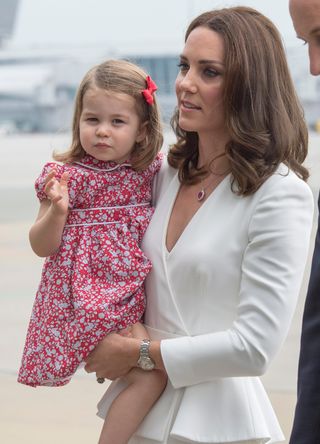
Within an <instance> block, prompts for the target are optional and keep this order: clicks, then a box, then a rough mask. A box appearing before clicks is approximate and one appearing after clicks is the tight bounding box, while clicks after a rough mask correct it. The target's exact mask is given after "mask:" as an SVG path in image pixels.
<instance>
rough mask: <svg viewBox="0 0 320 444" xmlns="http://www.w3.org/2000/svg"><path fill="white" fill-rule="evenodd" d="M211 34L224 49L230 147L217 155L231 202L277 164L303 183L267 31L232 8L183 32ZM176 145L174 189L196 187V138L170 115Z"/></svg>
mask: <svg viewBox="0 0 320 444" xmlns="http://www.w3.org/2000/svg"><path fill="white" fill-rule="evenodd" d="M199 26H202V27H206V28H208V29H211V30H212V31H214V32H217V33H218V34H219V35H220V36H221V37H222V38H223V41H224V48H225V60H224V63H225V73H224V77H225V90H224V99H223V100H224V109H225V116H226V117H225V118H226V126H227V129H228V132H229V135H230V141H229V142H228V143H227V145H226V148H225V153H226V156H227V158H228V160H229V162H230V166H231V173H232V176H233V183H232V189H233V191H235V192H237V194H239V195H244V196H245V195H250V194H252V193H254V192H255V191H256V190H257V189H258V188H259V187H260V186H261V185H262V184H263V183H264V181H265V180H266V179H267V178H268V177H269V176H271V175H272V174H273V173H274V172H275V170H276V169H277V167H278V165H279V164H280V163H281V162H283V163H284V164H286V165H287V166H288V167H289V168H290V169H291V170H293V171H294V172H295V173H296V174H297V175H298V176H299V177H300V178H302V179H303V180H307V178H308V176H309V173H308V170H307V169H306V168H305V167H304V166H302V163H303V161H304V160H305V158H306V155H307V146H308V130H307V127H306V123H305V120H304V117H303V110H302V107H301V105H300V103H299V100H298V98H297V95H296V92H295V89H294V86H293V82H292V79H291V76H290V72H289V68H288V64H287V60H286V55H285V51H284V48H283V45H282V41H281V37H280V34H279V32H278V30H277V29H276V27H275V26H274V24H273V23H272V22H271V21H270V20H269V19H268V18H266V17H265V16H264V15H262V14H261V13H259V12H258V11H256V10H255V9H252V8H247V7H234V8H223V9H220V10H213V11H209V12H205V13H203V14H201V15H200V16H198V17H196V18H195V19H194V20H193V21H192V22H191V23H190V25H189V27H188V29H187V31H186V35H185V41H186V40H187V38H188V36H189V35H190V33H191V32H192V31H193V30H194V29H195V28H197V27H199ZM171 125H172V128H173V130H174V132H175V134H176V136H177V142H176V143H175V144H174V145H172V146H171V147H170V151H169V154H168V161H169V163H170V165H171V166H173V167H174V168H177V169H179V178H180V181H181V182H182V183H185V184H191V183H195V182H199V181H200V180H201V179H202V178H203V177H204V176H205V175H206V173H207V171H206V170H204V169H203V168H202V169H198V168H197V163H198V134H197V133H196V132H188V131H184V130H183V129H182V128H180V127H179V112H178V109H176V111H175V114H174V115H173V117H172V120H171Z"/></svg>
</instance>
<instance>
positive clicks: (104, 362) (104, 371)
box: [85, 333, 141, 380]
mask: <svg viewBox="0 0 320 444" xmlns="http://www.w3.org/2000/svg"><path fill="white" fill-rule="evenodd" d="M140 342H141V341H140V340H139V339H134V338H128V337H124V336H121V335H119V334H117V333H110V334H109V335H108V336H106V337H105V338H104V339H102V341H101V342H99V344H98V345H97V347H96V348H95V349H94V350H93V351H92V352H91V353H90V354H89V356H88V357H87V358H86V360H85V361H86V366H85V370H86V371H87V372H88V373H92V372H95V373H96V375H97V377H100V378H107V379H110V380H114V379H117V378H119V377H121V376H124V375H126V374H127V373H128V372H129V371H130V370H131V369H132V367H135V366H136V364H137V362H138V359H139V347H140Z"/></svg>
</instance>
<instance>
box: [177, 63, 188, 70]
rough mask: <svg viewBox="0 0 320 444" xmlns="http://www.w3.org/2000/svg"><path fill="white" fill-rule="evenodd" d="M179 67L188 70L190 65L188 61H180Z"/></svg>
mask: <svg viewBox="0 0 320 444" xmlns="http://www.w3.org/2000/svg"><path fill="white" fill-rule="evenodd" d="M178 68H179V69H180V71H181V72H184V71H187V70H188V68H189V66H188V65H187V63H184V62H180V63H179V64H178Z"/></svg>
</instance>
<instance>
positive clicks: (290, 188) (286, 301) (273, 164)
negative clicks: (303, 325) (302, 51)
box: [86, 7, 313, 444]
mask: <svg viewBox="0 0 320 444" xmlns="http://www.w3.org/2000/svg"><path fill="white" fill-rule="evenodd" d="M176 93H177V98H178V107H177V111H176V114H175V116H174V118H173V128H174V130H175V132H176V134H177V143H176V144H175V145H174V146H173V147H171V149H170V151H169V154H168V163H169V165H167V166H166V167H164V168H163V170H162V171H161V173H160V176H159V177H158V180H157V183H156V186H155V202H156V211H155V214H154V217H153V219H152V221H151V223H150V225H149V228H148V230H147V233H146V235H145V239H144V250H145V252H146V253H147V255H148V256H149V257H150V259H151V261H152V263H153V269H152V271H151V272H150V274H149V276H148V279H147V283H146V290H147V310H146V314H145V324H146V325H147V327H148V330H149V333H150V337H151V339H152V340H151V343H150V344H149V346H146V344H144V345H143V346H142V350H140V363H141V360H142V361H143V362H146V366H145V367H148V366H149V367H150V368H152V367H153V365H154V366H155V367H156V368H158V369H162V370H163V371H165V372H166V373H167V375H168V385H167V388H166V390H165V392H164V393H163V395H162V396H161V398H160V399H159V401H158V402H157V403H156V404H155V405H154V407H153V409H152V410H151V412H150V413H149V414H148V416H147V417H146V418H145V420H144V421H143V422H142V424H141V425H140V427H139V430H138V431H137V433H136V436H135V437H134V438H132V440H131V441H130V443H132V444H155V443H162V444H164V443H166V444H180V443H181V442H182V443H187V442H188V443H190V442H191V443H195V442H196V443H233V444H234V443H238V442H241V443H242V444H244V443H250V444H258V443H259V444H261V443H266V442H268V443H275V442H279V441H281V440H283V435H282V432H281V430H280V427H279V425H278V422H277V420H276V417H275V415H274V412H273V410H272V407H271V405H270V402H269V400H268V398H267V396H266V393H265V391H264V388H263V386H262V384H261V382H260V379H259V376H260V375H261V374H263V373H264V372H265V371H266V369H267V367H268V365H269V363H270V361H271V359H272V358H273V357H274V355H275V354H276V352H277V351H278V350H279V348H280V346H281V344H282V343H283V341H284V339H285V336H286V334H287V331H288V328H289V324H290V321H291V318H292V315H293V312H294V309H295V305H296V301H297V297H298V294H299V290H300V285H301V281H302V276H303V272H304V267H305V262H306V258H307V252H308V243H309V237H310V230H311V224H312V213H313V199H312V195H311V192H310V189H309V187H308V186H307V185H306V183H305V180H306V179H307V177H308V172H307V170H306V169H305V168H304V167H303V166H302V162H303V161H304V159H305V157H306V154H307V128H306V126H305V123H304V120H303V117H302V111H301V108H300V105H299V102H298V100H297V97H296V94H295V91H294V88H293V85H292V81H291V78H290V74H289V71H288V67H287V63H286V59H285V54H284V50H283V47H282V44H281V39H280V36H279V34H278V32H277V30H276V29H275V27H274V25H273V24H272V23H271V22H270V21H269V20H268V19H267V18H266V17H264V16H263V15H261V14H260V13H258V12H257V11H255V10H253V9H250V8H245V7H236V8H227V9H221V10H216V11H210V12H207V13H204V14H202V15H200V16H199V17H197V18H196V19H194V20H193V21H192V23H191V24H190V26H189V28H188V30H187V32H186V38H185V46H184V49H183V52H182V55H181V60H180V73H179V75H178V77H177V81H176ZM139 349H140V343H139V341H138V340H136V339H133V338H123V337H120V336H119V335H117V334H112V335H109V336H108V337H107V338H105V339H104V340H103V341H102V342H101V343H100V344H99V346H98V347H97V348H96V350H95V351H94V352H93V353H92V355H91V356H90V358H89V359H88V361H87V366H86V368H87V371H94V372H96V374H97V376H98V377H107V378H110V379H115V378H117V377H119V376H122V375H124V374H126V373H127V372H128V371H129V370H130V369H131V368H132V367H134V366H137V361H138V358H139ZM140 366H141V364H140ZM121 387H122V382H121V380H120V381H117V382H116V383H115V384H113V385H112V386H111V389H110V390H109V391H108V393H107V395H106V396H105V398H103V400H102V401H101V403H100V406H99V414H100V415H101V416H104V415H105V412H106V409H107V407H108V405H109V404H110V402H111V400H112V399H113V398H114V397H115V396H116V395H117V393H118V392H119V391H120V390H121Z"/></svg>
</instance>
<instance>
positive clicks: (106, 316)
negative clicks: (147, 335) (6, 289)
mask: <svg viewBox="0 0 320 444" xmlns="http://www.w3.org/2000/svg"><path fill="white" fill-rule="evenodd" d="M160 165H161V155H158V156H157V157H156V159H155V160H154V161H153V163H152V164H151V165H150V166H149V167H148V168H147V169H146V170H144V171H140V172H137V171H134V170H133V169H132V168H131V167H130V165H129V164H128V163H125V164H121V165H118V164H116V163H114V162H103V161H99V160H97V159H94V158H93V157H91V156H89V155H86V156H85V157H84V158H83V159H82V160H81V161H80V162H75V163H73V164H65V165H57V164H55V163H48V164H46V165H45V167H44V168H43V171H42V173H41V175H40V176H39V178H38V179H37V180H36V184H35V187H36V191H37V196H38V198H39V199H40V200H42V199H45V198H46V195H45V193H44V186H45V184H44V179H45V177H46V176H47V174H48V172H49V171H50V170H51V169H52V168H53V166H54V167H55V169H56V170H57V177H58V178H59V177H60V176H61V175H62V173H63V172H64V171H68V173H69V182H68V188H69V215H68V218H67V222H66V225H65V229H64V232H63V236H62V242H61V245H60V247H59V249H58V251H57V252H56V253H55V254H53V255H52V256H49V257H47V258H46V260H45V263H44V267H43V270H42V277H41V281H40V285H39V289H38V292H37V295H36V300H35V303H34V306H33V310H32V315H31V320H30V324H29V328H28V332H27V338H26V343H25V347H24V352H23V357H22V364H21V367H20V371H19V376H18V381H19V382H21V383H23V384H27V385H30V386H37V385H49V386H61V385H64V384H66V383H67V382H69V380H70V378H71V376H72V375H73V373H74V372H75V371H76V369H77V368H78V366H79V364H80V363H81V362H83V360H84V358H85V357H86V356H87V355H88V354H89V352H90V351H91V350H93V349H94V348H95V346H96V345H97V343H98V342H99V341H100V340H101V339H102V338H104V337H105V336H106V335H107V334H108V333H110V332H112V331H117V330H120V329H123V328H126V327H127V326H129V325H132V324H134V323H135V322H137V321H139V320H140V319H141V317H142V315H143V312H144V308H145V295H144V280H145V278H146V275H147V274H148V272H149V270H150V268H151V263H150V261H149V260H148V258H147V257H146V256H145V255H144V253H143V252H142V251H141V249H140V247H139V245H140V242H141V239H142V236H143V234H144V232H145V230H146V228H147V226H148V223H149V221H150V218H151V216H152V213H153V209H152V207H151V188H152V180H153V177H154V175H155V174H156V173H157V172H158V171H159V169H160Z"/></svg>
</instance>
